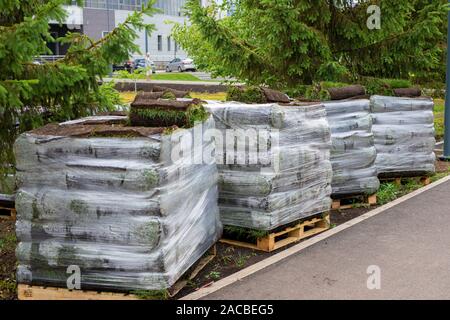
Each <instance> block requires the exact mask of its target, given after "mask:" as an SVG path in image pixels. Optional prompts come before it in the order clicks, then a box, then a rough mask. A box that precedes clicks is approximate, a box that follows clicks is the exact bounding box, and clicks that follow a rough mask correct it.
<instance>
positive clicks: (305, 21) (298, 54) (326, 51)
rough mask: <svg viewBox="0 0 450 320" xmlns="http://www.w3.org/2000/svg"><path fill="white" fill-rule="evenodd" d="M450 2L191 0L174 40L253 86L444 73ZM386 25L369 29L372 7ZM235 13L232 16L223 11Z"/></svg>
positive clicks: (207, 65) (203, 62)
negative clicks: (212, 1) (213, 1)
mask: <svg viewBox="0 0 450 320" xmlns="http://www.w3.org/2000/svg"><path fill="white" fill-rule="evenodd" d="M446 3H447V1H445V0H396V1H391V0H378V1H375V0H360V1H354V0H317V1H310V0H224V1H223V4H222V5H220V6H218V5H210V6H208V7H202V6H201V5H200V4H199V1H198V0H188V3H187V6H186V9H187V13H188V15H189V16H190V19H191V24H190V25H188V24H184V25H176V27H175V29H174V36H175V38H176V40H177V41H178V42H179V43H180V44H181V46H182V47H183V48H184V49H185V50H186V51H187V52H188V54H189V55H190V56H191V57H193V58H194V59H195V61H196V63H197V64H198V65H199V67H201V68H204V69H206V70H209V71H212V72H213V74H214V75H218V76H231V77H236V78H238V79H239V80H241V81H245V82H247V83H250V84H267V85H270V86H273V87H277V88H283V89H285V88H295V87H296V86H298V85H299V84H311V83H312V82H314V81H321V80H330V81H337V80H342V79H346V80H355V78H358V77H360V76H376V77H403V78H408V77H409V76H411V75H412V74H414V75H417V76H423V75H425V74H430V73H433V72H434V74H433V76H440V75H439V72H440V70H441V69H442V61H443V58H444V57H445V53H446V52H445V46H444V44H445V35H446V16H447V11H446ZM374 4H375V5H378V6H379V7H380V9H381V16H380V18H381V28H380V29H369V28H368V27H367V20H368V19H369V17H370V14H368V8H369V6H370V5H374ZM230 8H233V12H234V13H233V14H232V15H231V16H229V17H225V18H218V16H219V14H220V12H221V10H222V11H223V10H227V9H230Z"/></svg>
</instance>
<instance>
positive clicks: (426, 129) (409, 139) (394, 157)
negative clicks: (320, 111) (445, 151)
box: [370, 96, 436, 176]
mask: <svg viewBox="0 0 450 320" xmlns="http://www.w3.org/2000/svg"><path fill="white" fill-rule="evenodd" d="M433 107H434V103H433V99H431V98H398V97H385V96H373V97H372V98H371V101H370V108H371V112H372V116H373V121H374V124H373V132H374V136H375V147H376V149H377V159H376V165H377V169H378V172H379V174H382V175H384V176H389V175H403V174H414V175H418V174H432V173H434V172H435V161H436V156H435V154H434V147H435V144H436V140H435V131H434V115H433Z"/></svg>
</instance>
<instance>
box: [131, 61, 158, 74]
mask: <svg viewBox="0 0 450 320" xmlns="http://www.w3.org/2000/svg"><path fill="white" fill-rule="evenodd" d="M145 67H146V65H145V58H136V59H135V60H134V70H137V69H144V68H145ZM150 67H151V69H152V73H156V65H155V63H154V62H153V61H150Z"/></svg>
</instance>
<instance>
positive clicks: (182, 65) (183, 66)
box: [166, 58, 197, 72]
mask: <svg viewBox="0 0 450 320" xmlns="http://www.w3.org/2000/svg"><path fill="white" fill-rule="evenodd" d="M196 70H197V67H196V66H195V64H194V60H192V59H189V58H186V59H180V58H175V59H173V60H172V61H170V62H169V64H168V65H167V66H166V72H172V71H178V72H183V71H196Z"/></svg>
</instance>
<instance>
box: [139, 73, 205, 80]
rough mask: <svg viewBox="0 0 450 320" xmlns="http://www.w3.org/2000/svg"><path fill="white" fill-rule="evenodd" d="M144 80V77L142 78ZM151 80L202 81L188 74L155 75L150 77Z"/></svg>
mask: <svg viewBox="0 0 450 320" xmlns="http://www.w3.org/2000/svg"><path fill="white" fill-rule="evenodd" d="M144 78H145V77H144ZM150 79H151V80H169V81H202V80H201V79H199V78H197V77H196V76H194V75H192V74H190V73H157V74H152V75H151V76H150Z"/></svg>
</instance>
